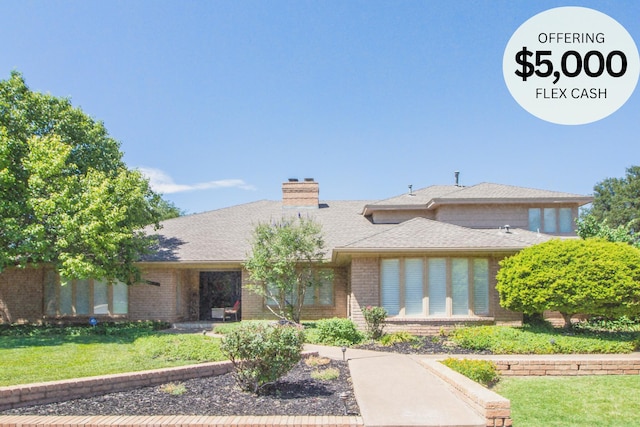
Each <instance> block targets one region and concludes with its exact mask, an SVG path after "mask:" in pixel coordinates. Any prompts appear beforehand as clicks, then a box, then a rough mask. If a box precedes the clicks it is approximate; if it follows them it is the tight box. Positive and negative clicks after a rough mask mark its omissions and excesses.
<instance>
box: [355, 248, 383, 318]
mask: <svg viewBox="0 0 640 427" xmlns="http://www.w3.org/2000/svg"><path fill="white" fill-rule="evenodd" d="M379 283H380V267H379V259H378V258H377V257H368V258H356V257H354V258H353V259H352V260H351V298H350V304H351V307H350V312H351V320H353V322H354V323H355V324H356V325H358V327H359V328H360V329H363V330H364V329H365V326H366V323H365V321H364V316H363V315H362V307H366V306H368V305H371V306H377V305H380V287H379V286H378V284H379Z"/></svg>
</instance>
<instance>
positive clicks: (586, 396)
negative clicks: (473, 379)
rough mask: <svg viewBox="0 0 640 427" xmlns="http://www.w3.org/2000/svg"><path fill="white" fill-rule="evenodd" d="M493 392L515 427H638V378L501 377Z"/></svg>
mask: <svg viewBox="0 0 640 427" xmlns="http://www.w3.org/2000/svg"><path fill="white" fill-rule="evenodd" d="M493 390H494V391H495V392H497V393H498V394H500V395H502V396H504V397H506V398H508V399H510V400H511V417H512V418H513V425H514V426H518V427H538V426H547V427H548V426H551V427H553V426H558V427H560V426H561V427H573V426H580V427H582V426H607V427H618V426H619V427H627V426H632V425H640V400H638V399H636V398H635V396H636V395H637V392H638V390H640V376H638V375H619V376H618V375H608V376H586V377H528V378H502V379H501V380H500V382H499V383H498V385H497V386H496V387H494V389H493Z"/></svg>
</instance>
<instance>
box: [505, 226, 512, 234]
mask: <svg viewBox="0 0 640 427" xmlns="http://www.w3.org/2000/svg"><path fill="white" fill-rule="evenodd" d="M509 228H510V225H509V224H507V225H505V226H504V232H505V233H511V230H509Z"/></svg>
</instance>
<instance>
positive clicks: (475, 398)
mask: <svg viewBox="0 0 640 427" xmlns="http://www.w3.org/2000/svg"><path fill="white" fill-rule="evenodd" d="M420 363H422V365H423V366H424V367H426V368H427V369H428V370H429V371H430V372H431V373H432V374H434V375H436V376H437V377H438V378H440V379H441V380H443V381H444V382H446V383H447V384H449V386H451V388H453V390H454V391H455V393H456V394H457V395H458V396H459V397H460V398H461V399H462V400H463V401H464V402H466V403H467V404H468V405H469V406H470V407H471V408H472V409H473V410H474V411H475V412H476V413H477V414H479V415H480V416H481V417H484V419H485V422H486V424H485V425H486V426H487V427H508V426H511V425H512V424H513V421H512V420H511V402H510V401H509V399H507V398H505V397H502V396H500V395H499V394H497V393H495V392H493V391H491V390H489V389H488V388H486V387H484V386H482V385H480V384H478V383H477V382H475V381H473V380H471V379H469V378H467V377H465V376H464V375H462V374H460V373H458V372H456V371H454V370H452V369H449V368H448V367H446V366H445V365H443V364H442V363H440V361H439V360H435V359H421V360H420Z"/></svg>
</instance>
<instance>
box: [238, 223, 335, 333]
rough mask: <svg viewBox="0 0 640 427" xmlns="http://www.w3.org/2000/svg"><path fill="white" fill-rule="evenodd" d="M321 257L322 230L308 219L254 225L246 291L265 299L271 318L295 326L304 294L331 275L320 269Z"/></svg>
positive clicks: (322, 258)
mask: <svg viewBox="0 0 640 427" xmlns="http://www.w3.org/2000/svg"><path fill="white" fill-rule="evenodd" d="M324 256H325V251H324V239H323V237H322V228H321V226H320V224H318V223H317V222H315V221H313V220H312V219H308V218H304V217H300V218H292V219H282V220H281V221H279V222H274V223H270V224H269V223H261V224H258V225H257V226H256V228H255V230H254V233H253V242H252V247H251V253H250V254H249V256H248V259H247V261H246V263H245V268H246V269H247V270H248V271H249V274H250V279H251V281H252V283H251V284H250V285H249V289H251V290H253V291H254V292H256V293H258V294H259V295H261V296H263V297H265V298H266V300H267V307H268V309H269V310H271V312H272V313H273V314H274V315H276V316H277V317H279V318H281V319H285V320H290V321H293V322H296V323H299V322H300V312H301V311H302V306H303V304H304V297H305V294H306V293H307V291H308V290H310V289H312V290H313V289H314V288H316V287H317V286H319V285H320V284H321V283H323V281H325V280H329V279H330V278H331V272H330V271H329V270H328V269H323V268H321V267H322V265H323V264H324V263H325V260H324Z"/></svg>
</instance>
